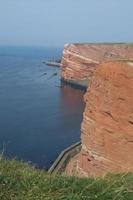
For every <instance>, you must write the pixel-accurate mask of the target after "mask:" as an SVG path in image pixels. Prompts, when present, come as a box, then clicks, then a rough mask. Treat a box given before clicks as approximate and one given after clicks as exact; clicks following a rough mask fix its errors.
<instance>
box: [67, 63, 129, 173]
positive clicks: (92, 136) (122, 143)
mask: <svg viewBox="0 0 133 200" xmlns="http://www.w3.org/2000/svg"><path fill="white" fill-rule="evenodd" d="M85 102H86V108H85V112H84V116H83V123H82V128H81V140H82V150H81V152H80V154H79V155H78V159H77V160H78V161H77V173H78V174H80V175H86V176H88V175H91V176H99V175H104V174H106V173H107V172H127V171H133V62H129V61H127V62H126V61H125V62H122V61H117V62H109V63H105V64H101V65H100V66H99V67H98V68H97V69H96V71H95V73H94V76H93V78H92V80H91V83H90V86H89V88H88V90H87V92H86V94H85ZM69 171H70V169H69Z"/></svg>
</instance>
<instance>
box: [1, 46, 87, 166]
mask: <svg viewBox="0 0 133 200" xmlns="http://www.w3.org/2000/svg"><path fill="white" fill-rule="evenodd" d="M61 54H62V49H57V48H43V47H0V151H1V152H4V155H5V156H6V157H7V158H17V159H19V160H24V161H30V162H32V163H33V164H34V165H36V166H37V167H39V168H48V167H49V166H50V165H51V164H52V162H53V161H54V160H55V158H56V157H57V155H58V154H59V153H60V151H61V150H63V149H64V148H66V147H68V146H69V145H71V144H73V143H74V142H77V141H78V140H79V139H80V124H81V121H82V113H83V109H84V103H83V95H84V92H83V91H80V90H77V89H74V88H71V87H69V86H64V87H59V86H60V84H61V83H60V70H59V68H56V67H50V66H46V65H45V64H43V63H42V60H44V59H51V58H61ZM55 73H57V76H53V74H55Z"/></svg>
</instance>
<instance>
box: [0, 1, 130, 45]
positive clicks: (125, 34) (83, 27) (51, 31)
mask: <svg viewBox="0 0 133 200" xmlns="http://www.w3.org/2000/svg"><path fill="white" fill-rule="evenodd" d="M0 3H1V5H0V46H29V47H30V46H38V47H62V46H64V44H66V43H94V42H132V41H133V28H132V27H133V13H132V8H133V1H132V0H127V1H125V0H111V1H108V2H107V0H100V1H98V0H93V1H91V0H84V1H83V0H82V1H81V0H67V1H65V0H64V1H63V0H38V1H36V0H28V1H27V0H23V1H18V0H12V1H10V0H0Z"/></svg>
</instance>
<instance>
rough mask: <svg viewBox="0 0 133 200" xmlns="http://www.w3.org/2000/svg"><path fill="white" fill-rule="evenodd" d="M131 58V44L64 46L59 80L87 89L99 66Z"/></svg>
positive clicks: (132, 54)
mask: <svg viewBox="0 0 133 200" xmlns="http://www.w3.org/2000/svg"><path fill="white" fill-rule="evenodd" d="M132 58H133V44H126V43H123V44H120V43H118V44H115V43H114V44H112V43H105V44H102V43H99V44H66V45H65V47H64V51H63V56H62V61H61V79H62V80H63V81H65V82H67V83H70V84H74V85H79V86H83V87H85V88H87V87H88V83H89V82H90V80H91V77H92V75H93V73H94V71H95V69H96V68H97V67H98V65H99V64H101V63H103V62H107V61H110V60H114V59H115V60H116V59H132Z"/></svg>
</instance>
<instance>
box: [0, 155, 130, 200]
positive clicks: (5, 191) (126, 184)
mask: <svg viewBox="0 0 133 200" xmlns="http://www.w3.org/2000/svg"><path fill="white" fill-rule="evenodd" d="M96 199H97V200H110V199H112V200H133V174H131V173H130V174H121V175H108V176H105V177H104V178H97V179H93V178H76V177H67V176H53V175H51V176H50V175H49V174H48V173H47V172H45V171H43V170H37V169H35V168H34V167H33V166H30V165H29V164H27V163H23V162H19V161H16V160H11V161H9V160H6V159H4V158H2V157H1V159H0V200H96Z"/></svg>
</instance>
